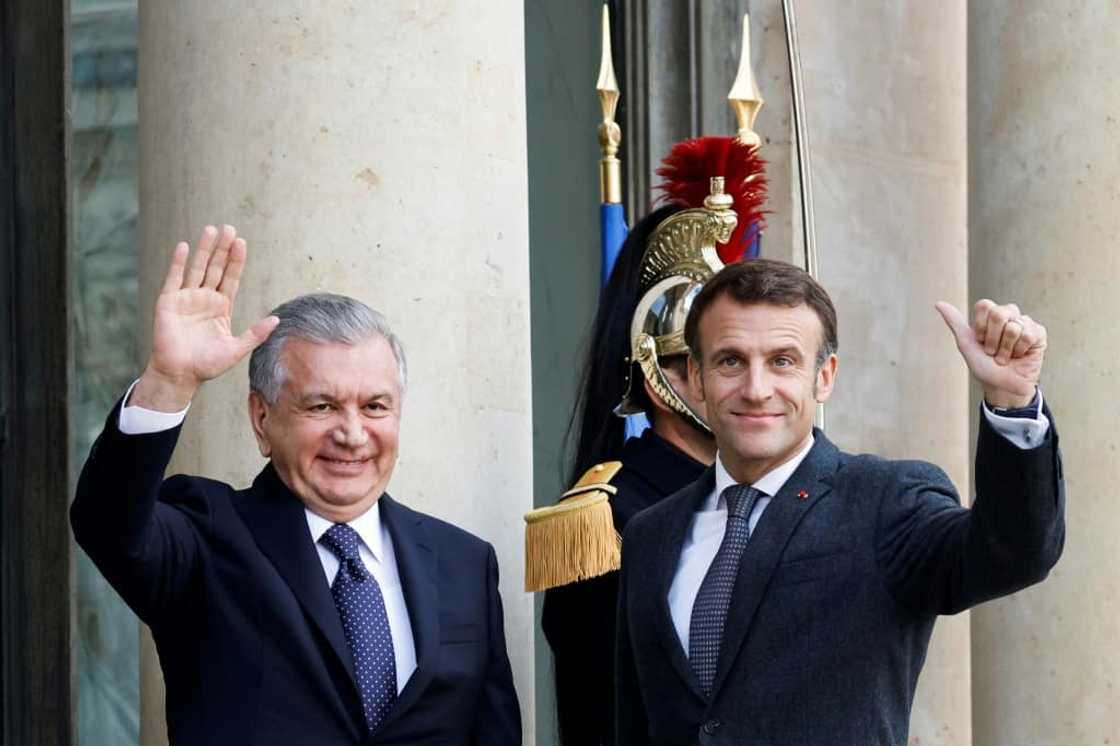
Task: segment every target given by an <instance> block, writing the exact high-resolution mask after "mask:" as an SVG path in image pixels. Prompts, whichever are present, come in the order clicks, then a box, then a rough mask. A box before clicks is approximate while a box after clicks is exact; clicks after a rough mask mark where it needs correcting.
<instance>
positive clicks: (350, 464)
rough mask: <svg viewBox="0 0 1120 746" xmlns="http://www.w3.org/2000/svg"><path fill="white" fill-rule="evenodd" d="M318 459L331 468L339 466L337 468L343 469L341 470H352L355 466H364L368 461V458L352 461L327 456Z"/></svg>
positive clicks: (351, 459)
mask: <svg viewBox="0 0 1120 746" xmlns="http://www.w3.org/2000/svg"><path fill="white" fill-rule="evenodd" d="M319 458H320V459H322V460H323V461H325V462H327V463H328V464H330V465H331V466H339V467H343V468H346V467H350V468H353V467H356V466H361V465H362V464H364V463H366V462H367V461H369V460H370V459H368V458H357V459H353V458H330V457H329V456H320V457H319Z"/></svg>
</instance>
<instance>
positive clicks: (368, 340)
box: [71, 226, 521, 746]
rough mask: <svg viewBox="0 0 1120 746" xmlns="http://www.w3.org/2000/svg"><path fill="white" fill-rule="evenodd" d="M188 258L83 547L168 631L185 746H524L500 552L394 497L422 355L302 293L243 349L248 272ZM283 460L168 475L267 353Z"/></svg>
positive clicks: (265, 417) (215, 255)
mask: <svg viewBox="0 0 1120 746" xmlns="http://www.w3.org/2000/svg"><path fill="white" fill-rule="evenodd" d="M188 253H189V247H188V246H187V245H186V244H185V243H184V244H180V245H179V246H177V247H176V249H175V253H174V257H173V259H172V263H171V269H170V270H169V272H168V275H167V280H166V282H165V284H164V287H163V290H162V292H161V293H160V297H159V300H158V302H157V304H156V311H155V324H154V327H155V328H154V335H153V345H152V354H151V357H150V359H149V362H148V365H147V367H146V368H145V370H144V373H143V375H142V376H141V377H140V379H139V380H138V381H137V383H136V384H134V386H133V387H132V388H131V389H130V390H129V392H128V393H127V394H126V395H125V397H124V399H122V402H121V403H120V404H118V406H117V407H116V408H114V410H113V412H112V413H111V414H110V416H109V420H108V422H107V424H106V426H105V431H104V432H103V433H102V435H101V437H100V438H99V439H98V441H97V443H96V444H95V445H94V447H93V450H92V452H91V454H90V457H89V459H88V461H87V462H86V465H85V468H84V470H83V472H82V477H81V479H80V481H79V484H78V490H77V496H76V498H75V500H74V504H73V507H72V510H71V522H72V525H73V527H74V535H75V537H76V538H77V541H78V543H79V544H80V545H81V546H82V548H83V549H85V550H86V552H87V553H88V554H89V555H90V557H91V558H92V559H93V561H94V562H95V563H96V564H97V566H98V567H99V568H100V570H101V571H102V572H103V573H104V574H105V577H106V578H107V579H108V580H109V582H110V583H112V584H113V586H114V588H116V590H117V591H118V592H119V593H120V594H121V596H122V597H123V598H124V600H125V601H126V602H127V603H128V604H129V606H130V607H131V608H132V609H133V610H134V611H135V612H136V614H137V615H138V616H139V617H140V618H141V619H142V620H143V621H144V622H145V623H147V624H148V625H149V626H150V627H151V629H152V633H153V636H154V638H155V642H156V648H157V650H158V652H159V657H160V664H161V666H162V668H163V672H164V678H165V681H166V684H167V724H168V731H169V736H170V741H171V743H172V744H179V745H181V744H210V745H212V744H237V745H238V746H240V745H242V744H252V743H259V744H293V745H294V744H300V745H302V746H305V745H306V744H406V743H407V744H415V743H441V744H519V743H520V742H521V725H520V714H519V710H518V703H517V696H516V693H515V691H514V688H513V679H512V674H511V670H510V665H509V660H508V657H507V655H506V646H505V635H504V631H503V623H502V604H501V600H500V598H499V596H498V569H497V562H496V559H495V556H494V550H493V548H492V547H491V546H490V545H489V544H487V543H486V542H484V541H482V540H480V539H478V538H476V537H474V536H471V535H470V534H468V533H466V532H464V531H461V530H460V529H457V528H455V527H454V526H451V525H449V524H447V523H444V522H442V521H439V520H437V519H435V518H432V517H430V516H426V515H423V514H421V513H417V512H415V511H413V510H410V509H409V508H407V507H405V506H404V505H402V504H400V503H398V502H396V501H394V500H393V499H392V498H390V497H389V495H388V494H386V493H385V487H386V485H387V483H388V481H389V477H390V475H391V474H392V470H393V467H394V465H395V463H396V457H397V438H398V432H399V427H400V412H401V398H402V395H403V393H404V385H405V373H406V371H405V360H404V354H403V351H402V349H401V347H400V344H399V343H398V341H397V340H396V337H394V336H393V334H392V332H391V331H390V330H389V328H388V326H387V325H386V324H385V322H384V319H382V317H381V316H380V315H379V314H378V313H377V312H375V311H373V310H371V309H370V308H368V307H367V306H365V305H364V304H362V303H359V302H358V301H355V300H353V299H350V298H344V297H342V296H334V295H312V296H302V297H300V298H297V299H295V300H293V301H289V302H288V303H285V304H283V305H282V306H280V307H279V308H277V309H276V311H275V312H274V315H273V316H270V317H268V318H266V319H263V320H262V321H260V322H258V323H257V324H256V325H254V326H253V327H252V328H250V329H249V330H248V331H247V332H245V333H244V334H243V335H242V336H240V337H234V336H233V335H232V334H231V331H230V312H231V309H232V307H233V302H234V299H235V297H236V294H237V288H238V283H239V281H240V276H241V271H242V268H243V267H244V264H245V243H244V241H242V240H240V239H237V238H236V234H235V231H234V230H233V229H232V228H231V227H228V226H227V227H225V228H224V229H223V230H222V231H221V232H220V234H219V232H218V231H216V230H214V229H213V228H207V229H206V231H204V233H203V237H202V239H201V241H200V242H199V246H198V250H197V251H196V253H195V255H194V258H193V261H192V262H191V264H190V267H189V269H188V267H187V260H188ZM254 348H255V351H254V352H253V355H252V359H251V361H250V388H251V392H250V395H249V413H250V419H251V420H252V426H253V430H254V432H255V434H256V437H257V442H258V444H259V446H260V450H261V453H262V455H264V456H265V457H267V458H269V459H270V461H269V464H268V465H267V466H266V467H265V468H264V470H263V471H262V472H261V473H260V475H259V476H258V477H257V478H256V479H255V480H254V482H253V484H252V486H250V487H249V488H248V489H245V490H235V489H234V488H233V487H231V486H229V485H227V484H223V483H221V482H216V481H213V480H208V479H203V478H199V477H186V476H176V477H172V478H171V479H168V480H167V481H163V472H164V469H165V468H166V466H167V464H168V461H169V459H170V458H171V454H172V451H173V450H174V448H175V442H176V439H177V437H178V433H179V424H180V423H181V422H182V419H183V417H184V416H185V414H186V409H187V407H188V406H189V403H190V400H191V398H192V396H193V395H194V393H195V391H196V390H197V389H198V387H199V386H200V385H201V384H202V383H204V382H205V381H207V380H210V379H212V378H215V377H217V376H219V375H221V374H222V373H223V372H224V371H226V370H228V369H229V368H230V367H232V366H233V365H234V364H236V363H237V362H238V361H239V360H240V359H242V358H243V357H244V356H245V355H246V354H247V353H248V352H249V351H250V350H254Z"/></svg>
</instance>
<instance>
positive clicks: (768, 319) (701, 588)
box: [617, 260, 1065, 746]
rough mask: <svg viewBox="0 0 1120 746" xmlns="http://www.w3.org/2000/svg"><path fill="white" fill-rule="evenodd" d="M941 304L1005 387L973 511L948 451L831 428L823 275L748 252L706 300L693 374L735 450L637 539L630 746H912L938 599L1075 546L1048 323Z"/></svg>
mask: <svg viewBox="0 0 1120 746" xmlns="http://www.w3.org/2000/svg"><path fill="white" fill-rule="evenodd" d="M937 310H938V312H939V313H940V314H941V315H942V318H943V319H944V320H945V322H946V324H947V325H948V327H949V328H950V330H951V331H952V333H953V335H954V337H955V338H956V342H957V347H958V349H959V350H960V353H961V356H962V357H963V359H964V361H965V364H966V365H967V366H968V368H969V370H970V371H971V372H972V374H973V376H974V377H975V378H976V379H977V381H978V382H979V383H980V385H981V387H982V389H983V391H984V402H983V404H982V408H983V415H982V417H981V418H980V419H981V423H980V433H979V442H978V446H977V453H976V469H975V477H976V485H977V497H976V499H975V501H974V502H973V505H972V508H971V510H968V509H965V508H962V507H961V506H960V500H959V498H958V496H957V493H956V491H955V490H954V488H953V485H952V483H951V482H950V481H949V479H948V477H946V475H945V474H944V472H943V471H941V470H940V469H939V468H937V467H936V466H933V465H932V464H928V463H924V462H918V461H887V460H884V459H880V458H877V457H874V456H868V455H860V456H856V455H851V454H848V453H844V452H843V451H840V450H838V449H837V448H836V446H834V445H832V443H830V442H829V441H828V439H827V438H825V436H824V434H823V433H822V432H821V431H819V430H815V429H814V428H813V425H812V423H813V416H814V413H815V411H816V407H817V405H818V404H819V403H823V402H824V401H826V400H827V399H828V397H829V396H830V394H831V393H832V390H833V385H834V383H835V381H836V374H837V367H838V358H837V349H838V344H837V321H836V311H835V309H834V307H833V305H832V301H831V299H830V298H829V297H828V294H827V293H826V292H825V290H824V289H823V288H822V287H821V286H820V285H819V284H817V283H816V282H815V281H814V280H813V279H812V278H811V277H809V275H808V274H807V273H805V272H804V271H802V270H800V269H798V268H796V267H793V266H792V265H789V264H785V263H781V262H774V261H766V260H755V261H750V262H743V263H739V264H734V265H730V266H728V267H727V268H725V269H724V270H722V271H721V272H719V273H718V274H716V275H715V277H713V278H712V279H711V280H709V281H708V283H707V284H706V285H705V286H704V289H703V290H702V291H701V292H700V294H699V295H698V296H697V297H696V299H695V300H694V301H693V304H692V309H691V311H690V313H689V317H688V321H687V323H686V327H685V338H686V342H687V344H688V346H689V349H690V350H691V353H692V359H691V361H690V380H691V382H692V385H693V387H694V391H695V395H696V396H697V397H699V398H700V399H702V400H703V403H704V407H705V410H706V413H707V421H708V423H709V425H710V426H711V428H712V432H713V433H714V435H715V439H716V446H717V456H716V463H715V466H714V467H713V468H711V469H709V470H707V472H705V474H704V475H703V476H701V477H700V478H699V479H698V480H697V481H696V482H694V483H693V484H691V485H689V486H688V487H685V488H684V489H682V490H681V491H680V492H677V493H676V494H675V495H673V496H672V497H669V498H666V499H665V500H664V501H662V502H660V503H658V504H657V505H656V506H654V507H652V508H650V509H648V510H646V511H644V512H642V513H640V514H638V516H637V517H635V518H634V519H633V520H632V521H631V522H630V524H629V526H628V527H627V530H626V533H625V535H624V537H623V545H622V570H621V579H620V600H619V620H618V646H617V651H618V663H617V734H618V743H619V744H620V746H636V745H638V744H641V745H646V744H658V745H662V744H663V745H665V746H669V745H670V744H674V745H675V744H682V743H700V744H729V745H730V744H748V743H749V744H753V745H755V746H819V745H820V744H860V745H861V746H862V744H889V745H897V746H904V744H906V742H907V732H908V727H909V717H910V707H911V704H912V702H913V697H914V689H915V686H916V684H917V680H918V673H919V671H920V670H921V667H922V663H923V661H924V659H925V654H926V648H927V645H928V643H929V638H930V634H931V632H932V630H933V623H934V620H935V618H936V617H937V615H939V614H953V613H957V612H959V611H962V610H964V609H967V608H969V607H970V606H972V605H974V604H977V603H980V602H983V601H987V600H989V599H992V598H996V597H998V596H1001V595H1004V594H1007V593H1011V592H1013V591H1016V590H1018V589H1020V588H1023V587H1025V586H1027V585H1030V584H1032V583H1036V582H1038V581H1040V580H1042V579H1043V578H1044V577H1045V576H1046V574H1047V573H1048V572H1049V570H1050V568H1051V567H1053V565H1054V563H1055V562H1057V560H1058V557H1059V555H1060V554H1061V550H1062V545H1063V541H1064V537H1065V529H1064V520H1063V510H1064V502H1065V498H1064V488H1063V484H1062V469H1061V460H1060V455H1059V452H1058V436H1057V432H1056V431H1055V429H1054V427H1053V424H1052V420H1051V415H1050V412H1049V410H1048V409H1047V408H1046V407H1045V406H1044V404H1043V403H1042V398H1041V394H1040V393H1039V392H1038V389H1037V383H1038V379H1039V374H1040V372H1041V369H1042V362H1043V357H1044V353H1045V349H1046V330H1045V329H1044V328H1043V327H1042V326H1041V325H1039V324H1038V323H1036V322H1035V321H1033V320H1032V319H1031V318H1030V317H1029V316H1025V315H1022V314H1021V313H1020V312H1019V309H1018V308H1017V307H1015V306H1014V305H1005V306H999V305H996V304H995V303H993V302H991V301H987V300H985V301H980V302H979V303H977V304H976V308H975V318H974V321H973V324H972V325H971V326H970V325H969V324H968V322H967V321H965V319H964V318H963V317H962V316H961V314H960V313H959V312H958V311H957V310H956V309H955V308H953V307H952V306H950V305H948V304H944V303H940V304H938V306H937ZM927 395H930V396H936V392H928V393H927ZM872 406H873V403H872Z"/></svg>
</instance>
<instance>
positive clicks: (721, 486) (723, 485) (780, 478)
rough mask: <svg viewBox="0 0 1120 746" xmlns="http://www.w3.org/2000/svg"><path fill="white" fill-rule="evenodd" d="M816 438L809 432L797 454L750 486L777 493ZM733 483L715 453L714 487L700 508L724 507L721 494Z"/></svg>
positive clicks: (803, 458)
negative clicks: (807, 438) (806, 439)
mask: <svg viewBox="0 0 1120 746" xmlns="http://www.w3.org/2000/svg"><path fill="white" fill-rule="evenodd" d="M815 441H816V438H814V437H813V435H812V434H811V433H810V435H809V440H808V441H807V442H806V443H805V446H804V447H803V448H802V449H801V450H800V451H798V452H797V455H796V456H794V457H793V458H791V459H790V460H789V461H787V462H785V463H784V464H782V465H781V466H776V467H774V468H773V469H771V470H770V471H768V472H766V473H765V474H763V475H762V477H760V478H759V479H758V481H756V482H754V483H753V484H752V485H751V487H754V488H755V489H756V490H759V491H760V492H764V493H766V494H767V495H770V496H771V497H773V496H774V495H776V494H778V490H780V489H781V488H782V487H783V486H784V485H785V483H786V481H787V480H788V479H789V478H790V477H791V476H793V473H794V472H795V471H797V467H799V466H801V462H802V461H804V460H805V457H806V456H808V455H809V451H810V450H812V448H813V443H814V442H815ZM733 484H737V482H736V481H735V478H734V477H733V476H731V474H730V473H729V472H728V471H727V467H725V466H724V465H723V457H722V455H721V454H720V453H716V488H715V490H714V491H713V492H712V494H710V495H708V499H707V500H705V501H704V504H703V506H702V507H701V510H723V509H725V508H726V503H725V502H724V500H723V498H722V495H723V491H724V490H725V489H727V488H728V487H730V486H731V485H733Z"/></svg>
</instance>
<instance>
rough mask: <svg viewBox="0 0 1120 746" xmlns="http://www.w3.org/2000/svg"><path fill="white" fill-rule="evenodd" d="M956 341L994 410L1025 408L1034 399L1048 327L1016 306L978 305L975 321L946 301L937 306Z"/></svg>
mask: <svg viewBox="0 0 1120 746" xmlns="http://www.w3.org/2000/svg"><path fill="white" fill-rule="evenodd" d="M935 307H936V308H937V311H938V313H940V314H941V318H943V319H944V320H945V324H946V325H947V326H948V327H949V329H950V330H951V331H952V332H953V336H954V337H955V338H956V340H957V349H958V350H960V353H961V357H963V358H964V361H965V363H966V364H967V365H968V369H969V370H970V371H972V375H973V376H975V377H976V380H977V381H979V382H980V384H981V385H982V386H983V387H984V399H985V400H986V401H987V402H988V404H990V405H991V406H994V407H1005V408H1010V407H1025V406H1027V405H1028V404H1030V402H1031V399H1033V398H1034V392H1035V387H1036V386H1037V385H1038V378H1039V376H1040V375H1041V373H1042V361H1043V359H1044V358H1045V356H1046V327H1044V326H1043V325H1042V324H1039V323H1038V322H1037V321H1035V320H1034V319H1032V318H1031V317H1030V316H1027V315H1025V314H1022V313H1020V311H1019V307H1018V306H1016V305H1015V304H1014V303H1010V304H1007V305H1003V306H1001V305H997V304H996V303H995V302H993V301H990V300H987V299H984V300H981V301H978V302H977V303H976V306H975V309H974V316H973V323H972V325H971V326H969V324H968V321H967V320H966V319H965V318H964V316H963V315H962V314H961V312H960V311H958V310H957V309H956V308H955V307H954V306H952V305H950V304H948V303H945V302H944V301H942V302H940V303H937V304H936V305H935Z"/></svg>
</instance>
